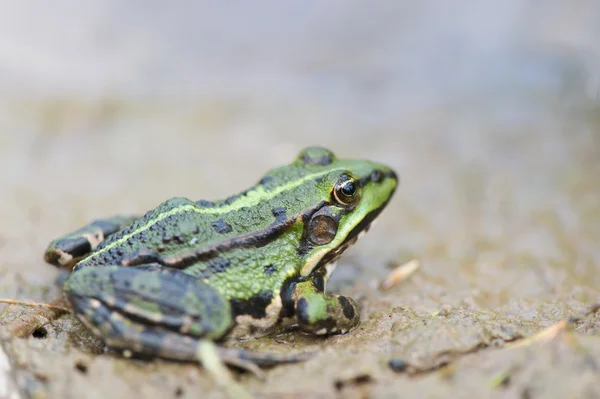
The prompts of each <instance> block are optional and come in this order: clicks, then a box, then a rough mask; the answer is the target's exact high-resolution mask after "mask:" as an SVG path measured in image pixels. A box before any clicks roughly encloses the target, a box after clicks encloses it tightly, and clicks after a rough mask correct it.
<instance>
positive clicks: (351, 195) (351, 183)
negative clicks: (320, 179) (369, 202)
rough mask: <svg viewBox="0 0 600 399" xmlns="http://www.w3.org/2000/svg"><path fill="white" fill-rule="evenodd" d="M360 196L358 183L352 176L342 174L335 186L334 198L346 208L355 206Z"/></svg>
mask: <svg viewBox="0 0 600 399" xmlns="http://www.w3.org/2000/svg"><path fill="white" fill-rule="evenodd" d="M359 197H360V195H359V187H358V183H357V181H356V180H355V179H354V178H353V177H351V176H342V178H341V179H340V180H338V182H337V183H336V184H335V186H334V187H333V199H334V200H335V202H337V203H338V204H339V205H341V206H343V207H344V208H353V207H354V206H355V205H356V203H357V202H358V200H359Z"/></svg>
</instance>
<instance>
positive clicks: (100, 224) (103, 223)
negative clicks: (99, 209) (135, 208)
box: [44, 216, 138, 270]
mask: <svg viewBox="0 0 600 399" xmlns="http://www.w3.org/2000/svg"><path fill="white" fill-rule="evenodd" d="M136 219H138V217H137V216H114V217H112V218H109V219H103V220H96V221H94V222H92V223H90V224H88V225H87V226H84V227H82V228H80V229H79V230H76V231H74V232H72V233H71V234H67V235H66V236H64V237H60V238H57V239H56V240H54V241H52V242H51V243H50V244H49V245H48V248H47V249H46V252H44V260H45V261H46V262H48V263H50V264H52V265H54V266H58V267H62V268H65V269H68V270H70V269H72V268H73V266H74V265H75V264H76V263H77V262H78V261H79V260H80V259H82V258H83V257H85V256H86V255H87V254H89V253H90V252H92V251H94V250H95V249H96V248H97V247H98V245H99V244H100V243H101V242H102V241H104V240H105V239H106V238H107V237H108V236H110V235H111V234H114V233H116V232H117V231H119V230H121V229H122V228H123V227H125V226H127V225H128V224H130V223H131V222H133V221H134V220H136Z"/></svg>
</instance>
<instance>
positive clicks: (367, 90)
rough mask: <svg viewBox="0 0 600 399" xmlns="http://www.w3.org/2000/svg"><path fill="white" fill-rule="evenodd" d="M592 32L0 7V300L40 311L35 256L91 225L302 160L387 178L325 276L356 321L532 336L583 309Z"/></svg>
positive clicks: (537, 2)
mask: <svg viewBox="0 0 600 399" xmlns="http://www.w3.org/2000/svg"><path fill="white" fill-rule="evenodd" d="M599 16H600V3H599V2H597V1H591V0H588V1H586V0H577V1H569V2H565V1H558V0H544V1H541V0H527V1H523V0H521V1H516V0H506V1H503V2H498V1H492V0H461V1H454V2H445V1H433V0H432V1H419V2H411V1H380V2H377V3H372V2H370V3H368V4H367V3H366V2H359V1H348V0H344V1H341V0H331V1H327V2H323V1H303V2H285V4H284V3H282V2H278V1H262V2H260V3H256V2H241V1H232V2H193V1H185V2H178V3H170V4H168V5H167V4H166V3H165V4H162V3H159V2H142V1H131V2H127V3H123V2H121V1H112V0H106V1H98V2H85V3H84V2H76V1H68V0H61V1H55V2H53V3H52V5H51V6H50V5H49V4H46V3H41V2H35V1H20V2H4V4H3V7H2V12H1V13H0V192H1V195H0V293H1V296H2V297H11V298H21V299H34V300H51V299H52V298H53V297H54V296H56V295H57V293H58V289H57V288H56V287H55V286H54V285H53V281H54V278H55V277H56V271H55V270H54V269H53V268H52V267H50V266H47V265H45V264H44V263H43V261H42V253H43V250H44V248H45V246H46V245H47V243H48V242H49V241H50V240H51V239H53V238H55V237H56V236H59V235H61V234H64V233H65V232H68V231H70V230H73V229H75V228H78V227H80V226H81V225H83V224H85V223H87V222H88V221H89V220H91V219H94V218H100V217H104V216H109V215H113V214H120V213H125V214H128V213H143V212H144V211H146V210H147V209H150V208H152V207H154V206H156V205H157V204H158V203H160V202H161V201H163V200H164V199H166V198H169V197H173V196H186V197H190V198H192V199H196V200H197V199H201V198H203V199H209V200H210V199H218V198H222V197H225V196H229V195H231V194H233V193H235V192H237V191H241V190H243V189H245V188H246V187H248V186H250V185H252V184H254V182H256V181H257V180H258V179H259V178H260V176H261V174H262V173H264V172H265V171H266V170H267V169H269V168H271V167H273V166H276V165H280V164H282V163H288V162H290V161H291V160H292V159H293V158H294V157H295V156H296V154H297V152H298V151H299V150H300V149H301V148H302V147H304V146H306V145H323V146H327V147H330V148H331V149H333V150H334V151H335V152H336V153H337V155H338V156H341V157H353V158H369V159H373V160H377V161H381V162H386V163H388V164H390V165H391V166H393V167H394V168H395V169H396V170H397V172H398V174H399V175H400V176H401V186H400V189H399V190H398V192H397V194H396V197H395V198H394V200H393V201H392V203H391V204H390V205H389V209H388V210H386V212H385V216H384V218H383V219H384V220H381V221H380V222H379V224H378V226H377V227H376V228H375V229H372V231H371V232H370V233H369V235H367V237H366V238H364V239H363V240H362V241H361V243H360V244H359V245H358V246H357V247H355V248H353V249H352V250H351V251H350V252H349V254H348V255H347V257H346V258H345V260H342V261H341V262H342V265H341V266H340V267H338V271H337V272H336V273H337V274H338V276H336V278H335V285H334V288H337V289H339V290H345V291H347V292H351V293H353V294H354V295H358V296H362V297H365V298H366V299H365V301H366V302H365V303H366V305H364V306H365V307H366V310H365V312H366V313H367V315H368V314H369V309H371V308H369V306H371V307H372V308H374V309H377V310H376V311H375V310H374V311H373V313H372V317H371V318H372V319H374V320H377V317H378V316H377V315H378V314H379V313H377V312H388V311H389V309H391V308H393V307H394V306H399V305H406V306H412V307H413V309H421V310H422V311H423V312H425V313H427V312H429V313H430V312H432V311H435V310H436V309H438V310H439V308H440V307H447V306H450V307H452V306H463V305H465V304H467V305H468V306H467V307H470V308H471V309H488V310H489V309H493V310H494V311H497V312H500V314H503V315H507V314H510V315H511V317H514V318H516V319H517V320H519V321H520V322H523V320H527V321H528V322H531V320H533V319H535V320H538V321H539V323H540V324H539V325H536V326H537V327H543V326H547V325H550V324H551V323H553V322H556V321H558V320H560V319H561V318H563V317H566V316H568V315H569V314H571V313H572V312H574V311H577V310H581V309H582V308H583V307H584V306H586V305H588V304H590V303H593V302H594V301H595V300H597V299H598V298H599V295H598V294H599V290H598V289H599V287H600V274H599V273H598V267H599V266H598V264H599V261H600V249H599V246H598V242H599V240H600V223H599V221H600V206H599V200H600V179H599V178H598V176H599V175H600V157H599V156H600V40H599V39H600V18H599ZM413 258H416V259H419V260H420V261H421V262H422V267H421V270H420V271H419V272H418V273H417V275H415V276H414V278H413V279H412V281H411V282H409V283H407V284H405V285H404V286H403V287H402V288H401V289H398V290H395V291H394V292H392V293H386V294H385V295H384V296H383V297H381V296H379V294H378V293H377V292H376V289H375V287H376V283H377V281H378V280H379V279H381V278H383V277H384V276H385V275H386V274H387V273H388V272H389V270H388V269H389V265H390V264H397V263H402V262H404V261H407V260H410V259H413ZM344 263H345V264H344ZM389 317H392V315H390V316H389ZM533 329H534V330H535V328H533ZM374 345H376V346H377V345H379V346H377V348H379V349H381V346H380V344H375V343H374ZM450 346H451V345H450ZM392 347H394V346H393V345H392ZM373 350H374V351H375V349H373ZM323 364H326V363H323ZM317 369H318V367H317ZM544 375H546V374H544ZM322 378H327V377H326V374H325V376H323V377H322ZM390 378H391V377H390ZM548 378H549V380H548V381H552V378H550V377H548ZM402 381H403V380H402ZM563 385H564V384H563ZM581 385H582V384H581V383H579V385H578V386H579V387H581ZM567 386H568V384H567ZM48 389H50V388H48ZM258 389H259V390H260V389H262V388H258ZM332 389H333V388H332ZM381 389H383V388H381ZM403 389H404V388H403ZM419 389H422V388H419ZM457 389H459V388H457ZM460 389H466V388H465V387H464V386H463V387H460ZM421 392H422V391H421ZM473 392H475V391H473ZM552 392H554V393H555V394H556V391H552V389H550V390H549V391H548V393H552ZM383 394H385V392H383ZM150 396H152V395H150ZM547 397H548V396H547Z"/></svg>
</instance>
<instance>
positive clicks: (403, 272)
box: [379, 259, 421, 291]
mask: <svg viewBox="0 0 600 399" xmlns="http://www.w3.org/2000/svg"><path fill="white" fill-rule="evenodd" d="M420 266H421V263H420V262H419V261H418V260H417V259H413V260H411V261H408V262H406V263H404V264H402V265H400V266H398V267H396V268H395V269H394V270H392V271H391V272H390V274H388V276H387V277H386V279H385V280H383V281H382V282H381V284H380V285H379V287H380V288H381V289H382V290H384V291H385V290H389V289H390V288H393V287H395V286H397V285H398V284H400V282H402V281H404V280H406V279H407V278H409V277H410V276H412V275H413V273H414V272H416V271H417V270H418V269H419V267H420Z"/></svg>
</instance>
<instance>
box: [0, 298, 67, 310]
mask: <svg viewBox="0 0 600 399" xmlns="http://www.w3.org/2000/svg"><path fill="white" fill-rule="evenodd" d="M0 303H7V304H9V305H22V306H34V307H40V308H48V309H55V310H61V311H63V312H67V313H71V309H69V308H66V307H64V306H59V305H52V304H50V303H39V302H28V301H18V300H15V299H0Z"/></svg>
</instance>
